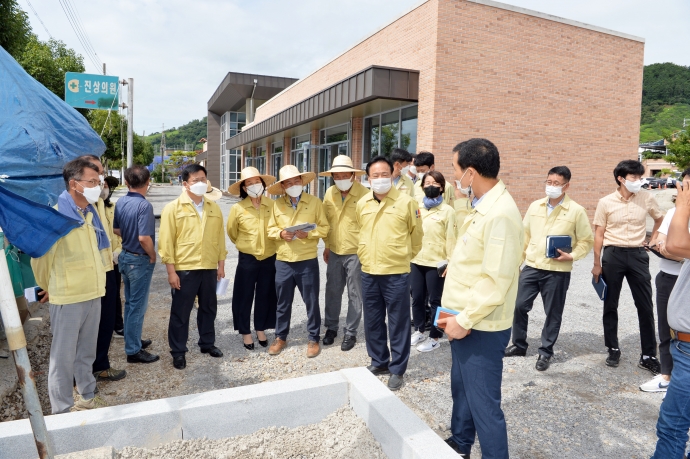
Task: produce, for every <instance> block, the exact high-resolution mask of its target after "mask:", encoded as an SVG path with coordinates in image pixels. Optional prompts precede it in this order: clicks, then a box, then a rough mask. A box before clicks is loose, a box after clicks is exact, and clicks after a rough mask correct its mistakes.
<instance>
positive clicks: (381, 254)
mask: <svg viewBox="0 0 690 459" xmlns="http://www.w3.org/2000/svg"><path fill="white" fill-rule="evenodd" d="M393 171H394V166H393V164H392V163H391V161H390V160H389V159H388V158H386V157H384V156H377V157H375V158H373V159H372V160H371V161H369V164H367V175H368V176H369V183H370V184H371V191H370V192H369V193H367V194H366V195H365V196H364V197H363V198H361V199H360V200H359V202H358V203H357V223H358V225H359V248H358V250H357V255H359V260H360V262H361V263H362V300H363V303H364V305H363V310H364V331H365V333H366V343H367V353H368V354H369V357H371V365H370V366H369V367H368V369H369V371H371V372H372V373H373V374H375V375H381V374H389V373H390V375H391V376H390V378H389V379H388V388H389V389H391V390H398V389H400V388H401V387H402V385H403V375H404V374H405V370H407V361H408V360H409V358H410V336H411V335H410V260H412V258H414V257H415V256H417V254H418V253H419V251H420V250H421V248H422V237H423V235H424V233H423V229H422V221H421V219H420V218H419V216H420V214H419V206H418V205H417V201H415V200H414V199H413V198H412V197H411V196H409V195H407V194H404V193H402V192H400V191H398V189H397V188H395V187H394V186H393V180H392V175H393ZM386 314H387V315H388V329H386ZM388 334H390V343H391V348H390V350H389V349H388V339H389V337H388Z"/></svg>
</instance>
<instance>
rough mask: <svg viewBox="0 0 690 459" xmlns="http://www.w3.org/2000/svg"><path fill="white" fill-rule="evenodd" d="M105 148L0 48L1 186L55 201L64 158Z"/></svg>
mask: <svg viewBox="0 0 690 459" xmlns="http://www.w3.org/2000/svg"><path fill="white" fill-rule="evenodd" d="M104 151H105V144H104V143H103V141H102V140H101V138H100V137H99V135H98V134H97V133H96V132H95V131H94V130H93V129H91V126H90V125H89V123H88V121H86V119H85V118H84V117H83V116H82V115H81V114H80V113H79V112H77V111H76V110H75V109H74V108H72V107H70V106H69V105H67V104H66V103H65V102H64V101H62V100H61V99H60V98H59V97H57V96H56V95H55V94H53V93H52V92H51V91H49V90H48V89H47V88H46V87H45V86H43V85H42V84H41V83H39V82H38V81H36V80H34V79H33V77H31V75H29V74H28V73H26V72H25V71H24V69H23V68H22V67H21V66H20V65H19V64H18V63H17V61H15V60H14V59H13V58H12V56H10V55H9V54H8V53H7V51H5V50H4V49H2V48H1V47H0V185H1V186H3V187H5V188H6V189H7V190H9V191H12V192H14V193H16V194H18V195H20V196H23V197H25V198H27V199H29V200H31V201H35V202H38V203H40V204H47V205H50V206H52V205H55V203H57V197H58V195H59V194H60V193H61V192H62V191H63V190H64V189H65V182H64V181H63V180H62V167H63V166H64V165H65V163H67V162H69V161H71V160H73V159H75V158H77V157H78V156H81V155H87V154H90V155H96V156H101V155H102V154H103V152H104Z"/></svg>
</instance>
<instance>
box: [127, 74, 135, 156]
mask: <svg viewBox="0 0 690 459" xmlns="http://www.w3.org/2000/svg"><path fill="white" fill-rule="evenodd" d="M127 84H128V87H127V167H132V161H133V159H132V158H133V157H134V131H133V129H134V78H129V79H128V80H127Z"/></svg>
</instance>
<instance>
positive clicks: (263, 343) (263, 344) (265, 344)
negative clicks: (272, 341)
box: [256, 333, 268, 347]
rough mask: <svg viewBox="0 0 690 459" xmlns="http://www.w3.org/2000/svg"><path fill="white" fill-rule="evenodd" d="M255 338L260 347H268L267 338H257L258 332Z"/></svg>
mask: <svg viewBox="0 0 690 459" xmlns="http://www.w3.org/2000/svg"><path fill="white" fill-rule="evenodd" d="M256 340H257V341H258V342H259V344H260V345H261V347H268V340H267V339H265V340H263V341H261V340H260V339H259V334H258V333H257V334H256Z"/></svg>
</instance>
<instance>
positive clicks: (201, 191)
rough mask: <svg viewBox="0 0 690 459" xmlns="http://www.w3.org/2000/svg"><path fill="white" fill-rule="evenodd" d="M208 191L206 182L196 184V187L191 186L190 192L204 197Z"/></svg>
mask: <svg viewBox="0 0 690 459" xmlns="http://www.w3.org/2000/svg"><path fill="white" fill-rule="evenodd" d="M206 190H208V185H207V184H206V183H204V182H196V183H195V184H194V185H190V186H189V191H191V192H192V193H193V194H195V195H197V196H203V195H205V194H206Z"/></svg>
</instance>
